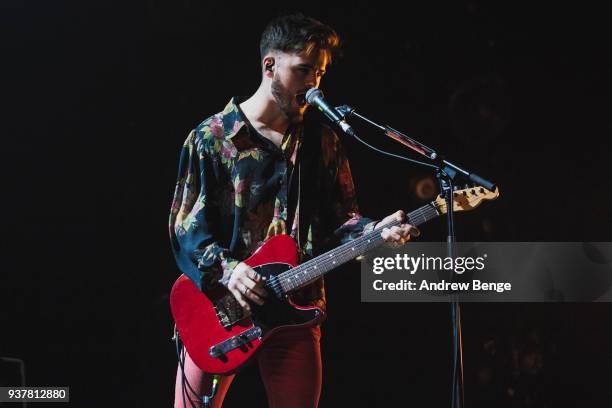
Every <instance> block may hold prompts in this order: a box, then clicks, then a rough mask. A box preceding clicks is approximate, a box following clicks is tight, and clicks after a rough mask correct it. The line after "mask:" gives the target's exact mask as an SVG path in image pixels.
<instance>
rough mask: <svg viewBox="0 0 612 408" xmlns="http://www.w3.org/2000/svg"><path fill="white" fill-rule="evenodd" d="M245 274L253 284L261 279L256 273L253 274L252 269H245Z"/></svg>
mask: <svg viewBox="0 0 612 408" xmlns="http://www.w3.org/2000/svg"><path fill="white" fill-rule="evenodd" d="M246 273H247V276H248V277H249V278H250V279H251V280H253V281H255V282H261V280H262V279H263V278H262V276H261V275H260V274H258V273H257V272H255V270H254V269H253V268H249V269H247V270H246Z"/></svg>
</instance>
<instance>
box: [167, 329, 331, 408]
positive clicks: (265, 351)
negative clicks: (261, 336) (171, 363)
mask: <svg viewBox="0 0 612 408" xmlns="http://www.w3.org/2000/svg"><path fill="white" fill-rule="evenodd" d="M320 338H321V330H320V328H319V327H318V326H317V327H315V328H311V329H297V330H292V331H288V332H285V333H279V334H277V335H275V336H274V337H272V338H271V339H269V340H268V341H266V343H265V344H264V345H263V346H262V347H261V348H260V349H259V352H258V354H257V356H256V357H255V358H256V359H257V363H258V364H259V371H260V373H261V377H262V380H263V383H264V386H265V387H266V394H267V396H268V405H269V407H270V408H315V407H317V405H318V404H319V396H320V394H321V379H322V373H321V349H320ZM185 377H186V380H187V381H189V384H190V385H191V387H192V388H193V390H194V391H195V392H196V393H197V394H198V395H193V393H192V392H191V391H190V390H189V388H188V387H186V386H185V394H186V396H187V397H188V398H189V399H191V400H192V401H193V403H194V406H196V407H200V406H201V405H199V404H201V401H202V400H201V396H202V395H208V394H210V387H211V384H212V375H210V374H207V373H205V372H203V371H202V370H200V369H199V368H198V367H197V366H196V365H195V364H194V363H193V361H192V360H191V358H190V357H189V354H187V353H186V356H185ZM233 379H234V375H231V376H222V377H221V380H220V382H219V384H218V388H217V393H216V395H215V397H214V398H213V401H212V404H211V406H212V407H213V408H218V407H221V405H222V404H223V399H224V398H225V394H226V393H227V390H228V389H229V386H230V385H231V383H232V380H233ZM247 398H248V397H247ZM184 402H185V404H186V406H187V407H188V408H190V407H192V406H191V405H190V404H189V401H188V400H185V401H184ZM183 406H184V405H183V386H182V373H181V367H180V366H179V368H178V371H177V374H176V387H175V394H174V407H175V408H183Z"/></svg>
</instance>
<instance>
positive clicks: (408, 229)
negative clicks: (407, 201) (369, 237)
mask: <svg viewBox="0 0 612 408" xmlns="http://www.w3.org/2000/svg"><path fill="white" fill-rule="evenodd" d="M405 219H406V214H404V212H403V211H402V210H399V211H397V212H395V213H393V214H391V215H389V216H387V217H385V218H383V219H382V220H381V221H380V222H379V223H378V224H376V227H375V228H374V229H375V230H377V229H380V228H382V232H381V233H380V236H381V237H382V238H383V239H384V240H385V241H387V242H395V243H397V244H400V245H403V244H404V243H405V242H406V241H408V240H410V236H414V237H418V236H419V235H421V232H420V231H419V230H418V229H417V228H416V227H415V226H413V225H411V224H404V223H402V224H400V225H399V226H394V227H391V228H388V227H386V226H385V225H386V224H389V223H392V222H393V221H404V220H405Z"/></svg>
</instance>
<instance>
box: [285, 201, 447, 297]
mask: <svg viewBox="0 0 612 408" xmlns="http://www.w3.org/2000/svg"><path fill="white" fill-rule="evenodd" d="M417 213H418V214H417ZM428 213H429V214H428ZM424 215H428V217H424ZM419 216H420V217H422V218H423V219H424V220H425V221H428V219H431V218H433V217H436V216H438V212H437V211H436V210H435V209H434V208H432V207H424V208H421V209H418V210H415V211H413V212H412V213H410V214H409V215H408V219H409V220H412V219H416V218H417V217H419ZM409 222H412V223H413V224H415V225H420V224H421V222H416V221H409ZM400 223H401V222H400V221H393V222H392V223H389V224H388V227H393V226H396V225H399V224H400ZM378 237H380V235H379V234H378V231H372V232H370V233H368V234H366V235H365V236H363V237H360V238H358V239H357V241H358V242H355V241H351V242H347V243H346V244H344V245H341V246H339V247H338V248H336V249H335V250H333V251H330V252H333V254H322V255H320V256H318V257H316V258H313V259H311V260H309V261H307V262H304V263H303V264H301V265H299V266H297V267H295V268H292V269H290V270H288V271H285V272H283V273H281V274H279V275H278V276H277V278H278V279H277V280H276V282H278V281H279V280H283V279H288V278H289V279H290V277H288V275H291V276H293V275H298V274H299V273H306V274H308V273H309V272H308V271H307V270H308V269H310V268H313V267H314V266H315V265H316V266H317V267H318V266H321V267H322V268H323V269H325V268H326V267H328V266H331V265H335V264H336V263H337V262H335V261H334V260H335V259H337V258H343V256H344V255H347V254H350V255H351V256H350V257H348V258H347V259H342V260H341V261H340V262H341V263H344V262H347V261H349V260H351V259H352V258H354V257H355V254H354V248H358V249H361V247H363V246H365V247H367V246H372V247H376V246H378V245H380V243H379V242H378V241H382V237H380V238H378ZM372 241H374V242H373V243H372ZM372 244H374V245H372ZM366 251H367V249H366ZM364 252H365V251H364ZM332 259H333V260H332ZM330 261H331V262H330ZM325 272H327V271H324V272H322V273H325ZM322 273H321V274H322ZM298 279H299V278H298ZM310 279H313V278H310ZM310 279H308V280H310ZM305 282H306V281H302V282H299V285H300V286H301V285H303V284H304V283H305ZM279 285H280V286H281V287H282V284H280V283H278V284H276V285H274V288H275V289H278V286H279ZM291 289H293V288H289V290H291Z"/></svg>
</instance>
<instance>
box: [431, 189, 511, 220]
mask: <svg viewBox="0 0 612 408" xmlns="http://www.w3.org/2000/svg"><path fill="white" fill-rule="evenodd" d="M497 197H499V188H496V189H495V191H489V190H487V189H486V188H484V187H480V186H475V187H472V188H464V189H463V190H455V191H453V203H454V207H453V211H456V212H457V211H471V210H473V209H474V208H476V207H478V206H479V205H480V204H481V203H482V202H483V201H488V200H495V199H496V198H497ZM433 205H434V206H435V207H436V209H437V210H438V211H439V212H440V214H446V210H447V208H446V200H445V199H444V197H442V196H440V195H438V196H437V197H436V199H435V201H434V202H433Z"/></svg>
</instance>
